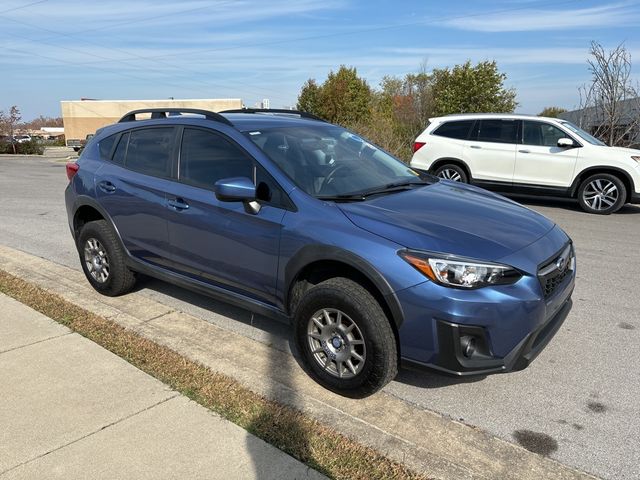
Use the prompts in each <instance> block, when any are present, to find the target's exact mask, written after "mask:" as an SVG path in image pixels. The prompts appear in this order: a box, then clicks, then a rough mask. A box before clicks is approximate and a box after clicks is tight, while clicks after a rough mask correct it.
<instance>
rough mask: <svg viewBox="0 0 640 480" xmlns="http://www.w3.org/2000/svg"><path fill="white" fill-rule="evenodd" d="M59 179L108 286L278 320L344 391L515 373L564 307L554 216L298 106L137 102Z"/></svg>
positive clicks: (571, 260)
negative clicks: (158, 291)
mask: <svg viewBox="0 0 640 480" xmlns="http://www.w3.org/2000/svg"><path fill="white" fill-rule="evenodd" d="M141 113H147V114H148V113H152V114H153V115H152V118H151V119H147V120H140V119H138V118H137V117H136V115H137V114H141ZM167 113H188V114H189V115H169V116H167V115H166V114H167ZM195 114H199V116H195ZM67 176H68V178H69V185H68V186H67V189H66V191H65V199H66V208H67V213H68V219H69V227H70V230H71V233H72V235H73V238H74V241H75V244H76V247H77V250H78V254H79V259H80V264H81V265H82V269H83V270H84V273H85V275H86V277H87V280H88V282H89V283H90V284H91V285H92V286H93V288H95V289H96V290H97V291H98V292H100V293H102V294H104V295H120V294H123V293H126V292H128V291H130V290H131V289H132V288H133V286H134V284H135V282H136V275H137V273H138V272H140V273H143V274H147V275H151V276H154V277H157V278H160V279H163V280H165V281H168V282H171V283H174V284H177V285H180V286H183V287H187V288H191V289H194V290H196V291H199V292H201V293H205V294H208V295H212V296H214V297H217V298H220V299H222V300H225V301H228V302H231V303H234V304H236V305H240V306H243V307H245V308H247V309H249V310H251V311H255V312H260V313H262V314H265V315H268V316H271V317H275V318H280V319H285V320H287V321H288V322H291V324H292V326H293V328H294V337H295V339H296V343H297V346H298V349H299V352H300V356H301V358H302V360H303V362H304V363H305V365H306V367H307V370H308V371H309V372H310V374H311V375H312V376H313V377H314V378H315V379H316V380H317V381H318V382H319V383H321V384H322V385H324V386H326V387H328V388H330V389H332V390H335V391H338V392H340V393H342V394H345V395H348V396H354V397H359V396H364V395H368V394H371V393H372V392H375V391H376V390H378V389H380V388H382V387H383V386H384V385H385V384H386V383H387V382H389V381H390V380H391V379H393V378H394V376H395V375H396V372H397V370H398V365H399V362H400V361H401V360H402V361H404V362H407V363H409V364H413V365H417V366H423V367H424V366H426V367H431V368H435V369H437V370H440V371H444V372H449V373H453V374H456V375H472V374H482V375H485V374H488V373H497V372H507V371H511V370H520V369H523V368H525V367H526V366H527V365H528V364H529V363H530V362H531V361H532V360H533V359H534V358H535V357H536V355H537V354H538V353H539V352H540V351H541V350H542V349H543V348H544V347H545V346H546V345H547V343H548V342H549V341H550V340H551V338H552V337H553V335H554V334H555V333H556V332H557V331H558V329H559V328H560V326H561V325H562V322H563V321H564V319H565V318H566V316H567V314H568V312H569V310H570V309H571V294H572V292H573V287H574V282H575V271H576V269H575V256H574V249H573V244H572V242H571V239H570V238H569V237H568V236H567V234H566V233H565V232H564V231H563V230H562V229H561V228H560V227H558V226H557V225H555V224H554V223H553V222H552V221H551V220H549V219H547V218H545V217H544V216H542V215H540V214H538V213H536V212H533V211H532V210H529V209H527V208H524V207H522V206H521V205H518V204H517V203H515V202H513V201H511V200H508V199H506V198H504V197H501V196H499V195H496V194H493V193H490V192H487V191H485V190H482V189H479V188H476V187H473V186H470V185H463V184H460V183H454V182H450V181H447V180H442V179H439V178H437V177H434V176H432V175H428V174H421V173H419V172H417V171H416V170H414V169H411V168H409V167H408V166H407V165H405V164H404V163H402V162H400V161H399V160H397V159H396V158H394V157H392V156H391V155H389V154H388V153H386V152H384V151H383V150H381V149H379V148H378V147H376V146H375V145H372V144H371V143H369V142H367V141H366V140H364V139H362V138H360V137H359V136H358V135H356V134H354V133H352V132H350V131H348V130H345V129H344V128H342V127H339V126H337V125H332V124H330V123H327V122H324V121H321V120H320V119H318V118H315V117H313V116H312V115H308V114H305V113H302V112H291V111H284V112H283V111H275V112H273V111H267V112H264V111H260V110H240V111H229V112H221V113H214V112H207V111H194V110H184V109H183V110H179V111H177V110H176V109H155V110H144V111H137V112H131V113H129V114H127V115H125V116H124V117H123V118H122V119H121V120H120V121H119V122H118V123H117V124H115V125H110V126H108V127H105V128H103V129H100V130H99V131H98V132H97V133H96V136H95V137H94V138H92V139H91V140H90V141H89V142H88V143H87V146H86V148H85V150H84V151H83V152H82V155H80V158H79V159H78V161H77V162H75V163H69V164H67ZM211 348H216V346H215V345H211ZM249 353H250V352H249Z"/></svg>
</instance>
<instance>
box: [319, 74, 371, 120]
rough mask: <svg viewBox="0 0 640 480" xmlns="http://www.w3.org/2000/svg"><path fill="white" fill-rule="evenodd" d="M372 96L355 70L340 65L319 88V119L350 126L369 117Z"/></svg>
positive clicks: (367, 86)
mask: <svg viewBox="0 0 640 480" xmlns="http://www.w3.org/2000/svg"><path fill="white" fill-rule="evenodd" d="M372 100H373V94H372V91H371V88H370V87H369V85H368V84H367V82H366V81H365V80H364V79H362V78H360V77H358V72H357V71H356V69H355V68H348V67H345V66H344V65H342V66H341V67H340V68H339V69H338V71H337V72H335V73H334V72H333V71H331V72H329V76H328V77H327V79H326V80H325V82H324V83H323V84H322V87H321V88H320V109H321V111H322V115H321V117H323V118H325V119H326V120H328V121H330V122H332V123H338V124H341V125H344V126H350V125H353V124H355V123H357V122H360V121H363V120H366V119H368V118H370V116H371V103H372Z"/></svg>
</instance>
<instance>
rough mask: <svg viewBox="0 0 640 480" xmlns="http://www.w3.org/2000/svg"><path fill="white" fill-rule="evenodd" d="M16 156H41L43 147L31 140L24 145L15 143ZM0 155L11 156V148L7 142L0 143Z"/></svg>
mask: <svg viewBox="0 0 640 480" xmlns="http://www.w3.org/2000/svg"><path fill="white" fill-rule="evenodd" d="M15 147H16V152H15V153H16V155H42V154H43V153H44V147H43V146H42V145H40V144H39V143H38V142H37V141H35V140H31V141H29V142H25V143H16V144H15ZM0 153H9V154H13V147H12V146H11V143H9V142H3V143H0Z"/></svg>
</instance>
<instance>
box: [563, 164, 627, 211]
mask: <svg viewBox="0 0 640 480" xmlns="http://www.w3.org/2000/svg"><path fill="white" fill-rule="evenodd" d="M598 173H603V174H607V175H613V176H614V177H618V178H619V179H620V181H621V182H622V183H623V184H624V186H625V188H626V189H627V198H625V203H626V202H629V201H630V200H631V196H632V195H633V193H634V192H635V185H634V183H633V179H632V178H631V176H630V175H629V174H628V173H627V172H625V171H624V170H622V169H621V168H617V167H590V168H585V169H584V170H582V171H581V172H580V173H579V174H578V175H576V178H575V180H574V181H573V185H571V196H572V197H573V198H575V197H577V196H578V190H579V189H580V185H581V184H582V182H583V181H585V180H586V179H587V178H589V177H590V176H592V175H596V174H598Z"/></svg>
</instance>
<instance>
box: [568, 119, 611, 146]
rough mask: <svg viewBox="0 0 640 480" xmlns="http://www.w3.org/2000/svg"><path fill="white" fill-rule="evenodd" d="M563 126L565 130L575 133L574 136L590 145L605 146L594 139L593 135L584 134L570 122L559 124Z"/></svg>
mask: <svg viewBox="0 0 640 480" xmlns="http://www.w3.org/2000/svg"><path fill="white" fill-rule="evenodd" d="M560 123H561V124H562V125H563V126H565V127H566V128H568V129H569V130H571V131H572V132H573V133H575V134H576V135H578V136H579V137H580V138H582V139H583V140H585V141H587V142H589V143H590V144H591V145H601V146H606V143H604V142H602V141H600V140H598V139H597V138H596V137H594V136H593V135H591V134H589V133H587V132H585V131H584V130H582V129H581V128H580V127H577V126H575V125H574V124H573V123H571V122H560Z"/></svg>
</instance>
